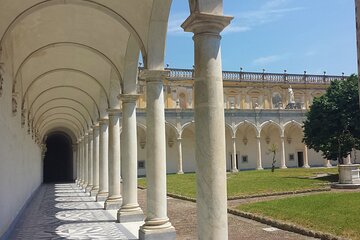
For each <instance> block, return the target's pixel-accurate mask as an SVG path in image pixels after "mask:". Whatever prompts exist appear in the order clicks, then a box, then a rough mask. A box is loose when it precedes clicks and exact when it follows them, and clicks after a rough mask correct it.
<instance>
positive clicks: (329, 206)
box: [237, 192, 360, 239]
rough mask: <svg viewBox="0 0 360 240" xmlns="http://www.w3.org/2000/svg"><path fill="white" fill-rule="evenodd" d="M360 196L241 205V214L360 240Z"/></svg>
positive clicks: (320, 196)
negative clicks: (242, 212) (256, 215)
mask: <svg viewBox="0 0 360 240" xmlns="http://www.w3.org/2000/svg"><path fill="white" fill-rule="evenodd" d="M359 199H360V192H351V193H322V194H316V195H308V196H302V197H289V198H286V199H279V200H273V201H265V202H257V203H251V204H245V205H240V206H238V207H237V209H239V210H241V211H246V212H251V213H256V214H259V215H262V216H267V217H271V218H274V219H277V220H282V221H286V222H289V223H294V224H297V225H299V226H303V227H306V228H310V229H313V230H317V231H322V232H327V233H332V234H335V235H337V236H342V237H345V238H350V239H360V227H359V223H360V204H359Z"/></svg>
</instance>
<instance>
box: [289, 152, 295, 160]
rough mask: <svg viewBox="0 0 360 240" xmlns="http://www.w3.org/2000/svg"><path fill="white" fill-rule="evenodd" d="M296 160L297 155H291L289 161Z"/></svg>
mask: <svg viewBox="0 0 360 240" xmlns="http://www.w3.org/2000/svg"><path fill="white" fill-rule="evenodd" d="M294 160H295V155H294V154H293V153H290V154H289V161H294Z"/></svg>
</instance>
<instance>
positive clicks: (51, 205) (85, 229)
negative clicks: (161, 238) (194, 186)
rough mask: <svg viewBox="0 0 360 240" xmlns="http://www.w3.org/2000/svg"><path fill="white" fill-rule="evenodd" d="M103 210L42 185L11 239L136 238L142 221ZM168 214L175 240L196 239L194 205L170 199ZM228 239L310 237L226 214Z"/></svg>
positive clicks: (142, 194) (77, 193)
mask: <svg viewBox="0 0 360 240" xmlns="http://www.w3.org/2000/svg"><path fill="white" fill-rule="evenodd" d="M145 202H146V191H145V190H139V203H140V205H141V207H142V208H143V209H144V212H145V210H146V204H145ZM102 207H103V203H97V202H95V198H94V197H89V196H88V194H86V193H84V192H83V191H81V190H80V189H79V188H78V187H77V186H76V185H75V184H55V185H53V184H44V185H42V186H41V188H40V190H39V192H38V194H37V196H35V198H34V199H33V201H32V202H31V204H30V205H29V207H28V208H27V209H26V210H25V212H24V215H23V217H22V218H21V220H20V222H19V223H18V225H17V226H16V227H15V229H14V232H13V234H12V236H11V237H10V239H31V240H33V239H36V240H38V239H104V240H105V239H106V240H111V239H137V237H138V229H139V226H140V225H142V222H135V223H126V224H120V223H116V222H115V220H116V211H115V210H113V211H109V210H103V208H102ZM168 214H169V218H170V220H171V222H172V224H173V225H174V226H175V228H176V231H177V239H178V240H193V239H197V235H196V204H195V203H192V202H188V201H183V200H179V199H174V198H169V199H168ZM229 239H231V240H238V239H239V240H240V239H311V238H308V237H305V236H302V235H298V234H295V233H291V232H286V231H283V230H279V229H275V228H271V227H270V226H267V225H264V224H261V223H258V222H255V221H252V220H248V219H245V218H241V217H237V216H233V215H229Z"/></svg>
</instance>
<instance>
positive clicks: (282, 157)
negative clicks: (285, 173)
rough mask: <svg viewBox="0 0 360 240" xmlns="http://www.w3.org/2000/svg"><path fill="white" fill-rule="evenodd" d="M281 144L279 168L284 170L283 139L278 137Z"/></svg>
mask: <svg viewBox="0 0 360 240" xmlns="http://www.w3.org/2000/svg"><path fill="white" fill-rule="evenodd" d="M280 142H281V153H280V154H281V158H280V168H282V169H284V168H287V167H286V156H285V139H284V137H280Z"/></svg>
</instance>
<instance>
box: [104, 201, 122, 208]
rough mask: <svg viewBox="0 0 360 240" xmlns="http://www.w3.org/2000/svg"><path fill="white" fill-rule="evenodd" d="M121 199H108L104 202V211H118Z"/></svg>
mask: <svg viewBox="0 0 360 240" xmlns="http://www.w3.org/2000/svg"><path fill="white" fill-rule="evenodd" d="M121 205H122V198H108V199H106V201H105V204H104V209H105V210H118V209H120V208H121Z"/></svg>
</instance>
